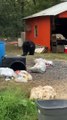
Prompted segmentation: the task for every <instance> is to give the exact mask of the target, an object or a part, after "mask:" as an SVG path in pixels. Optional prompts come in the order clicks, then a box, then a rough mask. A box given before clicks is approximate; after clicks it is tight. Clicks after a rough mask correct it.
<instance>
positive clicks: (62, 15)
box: [58, 11, 67, 18]
mask: <svg viewBox="0 0 67 120" xmlns="http://www.w3.org/2000/svg"><path fill="white" fill-rule="evenodd" d="M58 17H59V18H67V11H66V12H63V13H60V14H59V15H58Z"/></svg>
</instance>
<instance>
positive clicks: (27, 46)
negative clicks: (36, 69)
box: [22, 41, 35, 56]
mask: <svg viewBox="0 0 67 120" xmlns="http://www.w3.org/2000/svg"><path fill="white" fill-rule="evenodd" d="M22 50H23V56H25V55H27V54H28V53H29V55H34V52H35V44H34V43H33V42H32V41H25V42H24V43H23V45H22Z"/></svg>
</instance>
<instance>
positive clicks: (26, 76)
mask: <svg viewBox="0 0 67 120" xmlns="http://www.w3.org/2000/svg"><path fill="white" fill-rule="evenodd" d="M15 73H16V77H15V81H16V82H28V80H32V76H31V74H30V73H28V72H27V71H25V70H18V71H15Z"/></svg>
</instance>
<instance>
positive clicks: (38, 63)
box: [29, 58, 53, 73]
mask: <svg viewBox="0 0 67 120" xmlns="http://www.w3.org/2000/svg"><path fill="white" fill-rule="evenodd" d="M34 63H35V65H34V66H33V67H31V68H29V69H30V70H31V72H38V73H44V72H45V71H46V67H47V66H50V65H53V62H52V61H48V60H45V59H43V58H38V59H35V60H34Z"/></svg>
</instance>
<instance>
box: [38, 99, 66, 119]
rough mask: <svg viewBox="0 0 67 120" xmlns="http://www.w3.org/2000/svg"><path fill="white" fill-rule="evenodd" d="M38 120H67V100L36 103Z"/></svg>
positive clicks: (39, 101)
mask: <svg viewBox="0 0 67 120" xmlns="http://www.w3.org/2000/svg"><path fill="white" fill-rule="evenodd" d="M36 105H37V110H38V120H67V100H61V99H59V100H38V101H36Z"/></svg>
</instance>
